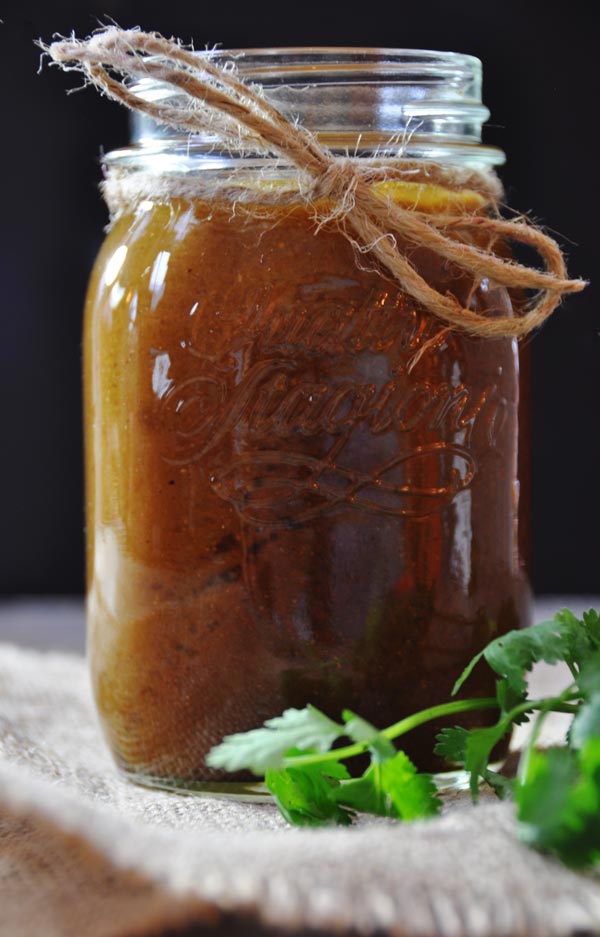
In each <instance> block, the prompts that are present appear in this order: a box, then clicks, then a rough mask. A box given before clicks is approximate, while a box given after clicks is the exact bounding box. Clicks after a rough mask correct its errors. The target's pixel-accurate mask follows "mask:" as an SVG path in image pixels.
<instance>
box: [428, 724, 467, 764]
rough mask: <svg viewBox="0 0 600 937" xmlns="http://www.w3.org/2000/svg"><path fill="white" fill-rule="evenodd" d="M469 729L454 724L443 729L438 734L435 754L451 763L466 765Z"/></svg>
mask: <svg viewBox="0 0 600 937" xmlns="http://www.w3.org/2000/svg"><path fill="white" fill-rule="evenodd" d="M468 735H469V730H468V729H463V728H462V726H454V727H453V728H451V729H442V730H441V732H438V734H437V736H436V745H435V748H434V749H433V751H434V754H436V755H440V756H441V757H442V758H445V759H446V761H449V762H450V764H454V765H464V763H465V758H466V752H467V738H468Z"/></svg>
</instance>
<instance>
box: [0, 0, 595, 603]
mask: <svg viewBox="0 0 600 937" xmlns="http://www.w3.org/2000/svg"><path fill="white" fill-rule="evenodd" d="M593 9H594V8H593V5H592V4H589V5H587V10H586V7H585V6H584V4H583V3H569V4H568V5H567V4H562V5H561V6H560V7H555V8H554V10H553V8H552V6H549V5H548V4H547V3H538V2H526V0H520V2H515V0H510V2H504V3H501V4H491V3H486V2H484V0H477V2H464V3H460V2H444V3H441V2H437V0H435V2H434V0H428V2H427V3H419V2H416V0H411V2H408V0H407V2H403V3H398V2H395V3H393V4H377V5H373V4H367V3H365V4H364V5H363V6H362V7H361V6H360V4H358V5H357V6H355V7H353V8H350V7H349V6H347V5H346V4H338V3H325V2H321V3H319V4H315V3H303V4H296V3H278V4H274V3H269V2H264V0H263V2H261V3H260V4H259V3H250V2H248V3H245V4H243V5H242V4H240V3H237V2H231V0H229V2H227V3H217V2H213V3H212V4H208V3H198V2H194V3H189V4H187V3H186V4H184V3H177V2H169V3H166V2H163V3H162V4H156V3H153V2H146V3H140V2H118V0H117V2H108V0H104V2H103V4H102V7H98V8H96V9H95V10H94V12H93V13H90V12H84V11H82V10H81V7H80V6H78V5H76V4H75V3H71V4H63V5H60V4H53V3H51V2H50V3H48V4H47V5H46V6H45V7H43V8H40V9H39V10H38V9H36V8H32V7H30V6H28V5H27V4H26V3H24V4H8V5H7V4H2V3H1V2H0V18H1V19H2V21H3V22H2V24H1V25H0V89H1V92H2V93H1V98H0V101H1V106H2V114H1V117H0V127H1V128H2V130H1V133H2V136H3V139H2V144H1V149H0V152H1V153H2V157H1V164H0V168H1V176H0V179H1V183H2V195H1V204H2V211H1V212H0V226H1V227H0V296H1V301H2V311H1V316H0V330H1V333H0V381H1V384H0V401H1V407H2V409H1V425H2V436H1V442H0V446H1V449H0V491H1V492H2V519H3V525H4V526H3V536H2V539H1V541H0V551H1V555H0V593H4V594H14V593H19V592H28V593H64V592H79V591H81V590H82V588H83V515H82V463H81V428H80V427H81V397H80V357H81V350H80V332H81V307H82V302H83V297H84V292H85V285H86V280H87V276H88V273H89V269H90V266H91V264H92V263H93V259H94V256H95V253H96V251H97V249H98V246H99V244H100V241H101V238H102V228H103V225H104V224H105V222H106V213H105V210H104V207H103V205H102V203H101V200H100V197H99V195H98V193H97V190H96V185H97V182H98V179H99V168H98V155H99V152H100V149H101V148H103V149H105V150H109V149H111V148H112V147H115V146H119V145H122V144H124V143H125V142H126V140H127V134H128V128H127V116H126V114H125V113H124V112H123V111H122V110H121V109H119V108H118V107H117V106H116V105H114V104H111V103H109V102H107V101H105V100H102V99H101V98H100V97H99V96H98V95H97V94H96V93H95V92H92V91H89V90H86V91H81V92H78V93H77V94H73V95H69V96H67V95H66V94H65V92H66V90H67V89H68V88H72V87H74V86H77V85H79V84H80V81H79V79H78V78H77V77H76V76H69V75H65V74H61V73H59V72H58V70H56V69H50V68H47V67H45V68H44V69H43V70H42V72H41V74H39V75H38V74H37V68H38V61H39V51H38V50H36V49H35V47H34V45H33V40H34V39H36V38H38V37H42V38H44V39H45V40H49V39H50V38H51V36H52V34H53V33H54V32H60V33H63V34H66V33H69V32H70V31H71V30H74V31H75V32H76V34H77V35H84V34H88V33H89V32H90V31H91V30H92V29H94V28H95V27H96V26H97V25H98V21H99V20H102V21H106V19H107V17H112V18H114V20H115V21H117V22H118V24H119V25H121V26H135V25H140V26H142V27H143V28H145V29H156V30H159V31H161V32H163V33H166V34H168V35H171V34H173V35H176V36H179V37H180V38H182V39H183V40H184V41H189V40H191V39H193V40H194V43H195V45H196V47H197V48H202V47H203V46H204V45H207V44H208V45H213V44H215V43H220V44H222V45H223V46H224V47H230V48H235V47H240V48H243V47H252V46H277V45H281V46H286V45H287V46H289V45H366V46H387V47H404V48H411V47H412V48H431V49H442V50H454V51H459V52H470V53H473V54H475V55H477V56H479V57H480V58H481V59H482V60H483V63H484V100H485V102H486V104H487V105H488V107H489V108H490V110H491V111H492V118H491V121H490V124H489V125H488V128H487V129H486V131H485V139H486V141H487V142H489V143H495V144H496V145H499V146H501V147H502V148H503V149H504V150H505V151H506V153H507V156H508V163H507V166H506V167H505V168H504V169H502V170H501V174H502V177H503V180H504V182H505V185H506V189H507V200H508V201H509V202H510V204H511V205H512V206H513V207H515V208H518V209H520V210H522V211H524V212H528V213H530V215H531V216H533V217H535V218H537V219H538V220H540V221H541V222H543V223H544V224H545V225H547V226H548V227H550V228H551V229H552V230H553V231H554V232H558V236H559V239H560V240H561V243H562V245H563V247H564V248H565V250H566V252H567V254H568V256H569V267H570V271H571V272H572V273H573V274H574V275H579V276H584V277H586V278H590V279H591V280H592V281H593V280H594V278H595V276H596V253H597V250H598V247H597V241H598V226H599V224H600V222H599V221H598V204H597V202H596V197H595V193H596V190H597V182H596V179H597V176H598V170H597V156H596V151H597V144H596V143H595V142H594V137H595V134H596V124H597V100H598V90H599V89H598V87H597V81H596V72H597V61H596V60H597V58H598V55H599V53H598V48H597V42H596V30H595V25H594V22H593V21H594V20H595V14H594V13H593V12H592V11H593ZM559 10H560V15H559V12H558V11H559ZM593 156H594V157H595V158H593ZM599 328H600V318H599V316H598V313H597V309H596V303H595V299H594V283H593V282H592V284H591V286H590V287H588V289H587V290H586V292H585V294H583V295H581V296H578V297H575V298H572V299H570V300H569V301H568V302H567V303H566V304H565V305H564V307H563V308H561V309H560V310H559V311H558V312H557V313H555V315H554V316H553V318H552V321H551V322H550V323H548V324H547V325H546V327H545V328H544V329H543V330H542V331H541V332H540V333H539V334H538V335H537V336H536V337H535V339H534V340H533V342H532V352H533V434H532V455H533V515H534V538H533V547H534V563H533V578H534V584H535V587H536V590H537V591H538V592H571V593H593V592H598V591H599V589H600V576H599V575H598V571H597V567H598V552H599V551H598V546H597V545H598V543H599V541H600V536H599V533H598V530H599V524H598V522H599V520H600V510H599V508H600V493H599V492H600V483H599V481H598V476H599V474H600V473H599V469H600V458H599V456H600V425H599V424H600V420H599V413H600V391H599V386H600V381H599V368H598V357H599V354H600V340H599V337H598V335H599Z"/></svg>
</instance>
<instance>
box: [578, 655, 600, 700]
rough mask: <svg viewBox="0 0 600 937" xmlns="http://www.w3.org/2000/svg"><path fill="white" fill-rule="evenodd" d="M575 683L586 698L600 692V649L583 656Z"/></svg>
mask: <svg viewBox="0 0 600 937" xmlns="http://www.w3.org/2000/svg"><path fill="white" fill-rule="evenodd" d="M577 685H578V687H579V689H580V690H581V692H582V693H583V695H584V696H586V697H587V698H588V699H589V698H591V697H592V696H595V695H596V694H599V693H600V651H594V652H592V653H590V654H588V655H587V656H586V657H585V659H584V660H583V662H582V663H581V666H580V668H579V673H578V674H577Z"/></svg>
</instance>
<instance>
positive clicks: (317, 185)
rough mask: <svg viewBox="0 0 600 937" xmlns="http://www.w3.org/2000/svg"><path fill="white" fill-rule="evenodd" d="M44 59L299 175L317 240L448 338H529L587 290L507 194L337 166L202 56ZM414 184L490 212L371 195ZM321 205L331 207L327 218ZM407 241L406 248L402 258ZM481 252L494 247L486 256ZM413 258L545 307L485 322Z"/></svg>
mask: <svg viewBox="0 0 600 937" xmlns="http://www.w3.org/2000/svg"><path fill="white" fill-rule="evenodd" d="M42 47H43V48H44V50H45V51H46V52H47V53H48V54H49V55H50V57H51V59H52V60H53V62H55V63H57V64H59V65H60V66H61V67H62V68H63V69H65V70H79V71H81V72H83V73H84V75H85V76H86V78H87V80H88V81H89V82H90V83H91V84H93V85H95V86H96V87H97V88H98V89H99V90H100V91H101V92H102V93H104V94H106V95H107V96H108V97H110V98H113V99H114V100H116V101H120V102H121V103H122V104H125V105H126V106H127V107H129V108H131V109H132V110H137V111H141V112H143V113H145V114H147V115H148V116H149V117H151V118H152V119H153V120H155V121H157V122H158V123H161V124H166V125H168V126H171V127H176V128H178V129H183V130H188V131H190V132H192V133H207V132H208V133H211V134H214V135H217V136H218V137H219V139H220V141H222V145H223V146H224V147H225V148H227V149H229V150H230V151H232V152H235V153H238V154H246V153H248V152H252V153H261V154H262V153H269V154H277V155H278V156H280V157H283V158H284V159H285V161H286V162H287V163H291V164H292V165H293V166H295V167H296V169H297V170H298V186H299V191H300V193H301V195H302V197H303V198H304V200H305V201H306V202H307V203H308V204H310V205H311V206H313V208H314V211H315V221H316V225H317V228H318V227H319V226H322V225H323V224H335V225H336V226H337V227H338V229H339V230H340V231H341V232H342V234H343V235H344V236H345V237H346V238H347V239H348V240H349V241H350V243H351V244H352V245H353V246H354V248H355V250H356V251H357V252H358V253H359V254H360V255H362V256H364V255H369V257H370V258H372V259H375V260H376V262H377V263H378V264H379V265H380V268H383V271H384V272H386V273H387V274H388V275H391V277H392V278H393V279H394V280H395V281H396V282H397V283H398V284H399V285H400V287H401V288H402V289H403V290H404V291H405V292H406V293H408V294H409V295H410V296H412V297H413V299H415V300H416V301H417V302H418V303H420V304H421V305H422V306H424V307H425V308H426V309H428V310H429V311H430V312H431V313H433V314H434V315H436V316H437V317H438V318H439V319H441V320H442V321H443V322H444V323H445V324H446V327H451V328H453V329H457V330H461V331H464V332H467V333H469V334H471V335H478V336H483V337H486V338H505V337H516V338H521V337H523V336H525V335H527V334H528V333H529V332H531V331H532V330H533V329H536V328H538V327H539V326H540V325H542V323H543V322H544V321H545V320H546V319H547V318H548V317H549V316H550V315H551V313H552V312H553V311H554V309H555V308H556V307H557V305H558V304H559V303H560V301H561V299H562V297H563V296H564V295H565V294H567V293H577V292H579V291H580V290H582V289H583V288H584V287H585V286H586V282H585V281H584V280H579V279H576V280H571V279H568V277H567V271H566V267H565V261H564V257H563V254H562V251H561V249H560V247H559V246H558V244H557V243H556V242H555V241H554V240H553V239H552V238H550V237H549V236H548V235H547V234H545V233H544V232H543V231H541V230H540V229H539V228H538V227H536V226H535V225H534V224H532V223H531V222H530V221H528V220H527V219H526V218H524V217H519V218H517V219H515V220H510V221H508V220H504V219H503V218H501V217H500V216H499V208H498V200H499V191H498V183H497V180H496V179H495V176H493V175H492V174H491V173H490V174H487V175H486V174H484V173H476V172H470V173H465V172H460V173H459V172H457V171H455V170H453V171H451V170H446V169H445V168H442V167H440V166H439V165H437V164H430V163H420V162H416V161H413V162H410V161H406V160H399V161H395V163H394V165H393V166H390V165H389V164H386V165H379V166H377V165H375V166H373V165H371V164H367V165H364V164H363V165H361V161H360V159H350V158H343V157H338V156H335V155H334V154H332V153H331V152H330V151H329V150H328V149H327V148H326V147H324V146H323V145H321V144H320V143H319V141H318V140H317V138H316V137H315V136H314V135H313V134H312V133H310V132H309V131H308V130H307V129H306V128H304V127H302V126H301V125H299V124H297V123H292V122H290V121H289V120H288V119H287V118H286V117H284V116H283V115H282V114H281V113H280V112H279V111H278V110H277V109H276V108H275V107H273V105H271V104H270V103H269V102H268V101H267V100H266V99H265V97H264V94H263V91H262V89H261V88H260V87H259V86H257V85H249V84H246V83H244V82H243V81H241V80H240V78H238V76H237V75H236V72H235V69H234V67H233V63H229V65H228V66H225V67H223V66H219V65H216V64H215V63H214V62H213V61H211V60H210V58H209V57H208V56H199V55H198V53H195V52H192V51H190V50H188V49H186V48H184V47H183V46H182V45H181V43H180V42H178V41H176V40H174V39H165V38H164V37H163V36H160V35H159V34H157V33H145V32H141V31H139V30H123V29H120V28H118V27H115V26H111V27H108V28H106V29H103V30H101V31H99V32H97V33H95V34H94V35H92V36H91V37H90V38H88V39H85V40H77V39H75V38H71V39H62V40H60V41H56V42H53V43H52V44H51V45H50V46H42ZM116 76H121V77H120V78H119V77H116ZM139 77H146V78H152V79H154V80H156V81H159V82H162V83H165V84H167V85H170V86H171V87H172V88H174V89H178V90H179V91H180V92H182V93H183V95H184V97H183V103H181V104H179V103H171V104H169V103H161V102H160V101H158V102H157V101H147V100H144V99H143V98H142V97H140V95H139V94H138V93H136V92H135V91H134V90H132V88H131V87H130V86H128V84H127V81H128V80H130V79H132V78H139ZM407 173H408V174H409V178H410V179H411V181H422V182H432V181H433V182H435V183H436V184H441V185H443V186H445V187H446V188H449V189H455V190H456V189H460V188H465V187H466V188H470V189H473V190H475V191H477V192H479V193H480V194H481V195H482V196H483V197H484V199H485V202H486V203H487V211H486V213H485V214H484V213H481V212H479V213H477V212H472V211H465V212H464V213H462V214H458V215H455V214H451V215H449V214H448V213H447V212H445V213H436V212H427V213H425V212H420V211H417V210H415V209H414V208H406V207H403V206H401V205H398V204H397V203H395V202H394V201H393V200H392V199H391V198H382V197H381V195H379V194H377V192H375V191H374V189H373V182H374V181H377V180H381V179H382V178H398V177H405V176H406V174H407ZM317 202H325V203H326V204H328V205H333V207H332V208H329V209H328V210H327V211H323V210H321V211H320V210H319V209H318V208H317V207H316V203H317ZM498 239H501V240H502V241H503V242H510V241H515V242H519V243H521V244H526V245H528V246H529V247H532V248H533V249H534V250H535V251H536V252H537V253H538V255H539V256H540V257H541V259H542V260H543V262H544V265H545V270H538V269H536V268H531V267H528V266H525V265H523V264H520V263H517V262H516V261H514V260H512V259H510V258H506V257H500V256H497V255H496V254H495V253H494V252H493V245H494V243H495V242H496V241H497V240H498ZM399 240H400V241H402V242H403V243H404V244H406V245H407V248H405V249H404V250H403V249H400V247H399V244H398V241H399ZM474 241H476V242H479V243H482V242H484V241H485V242H486V243H487V248H484V247H480V246H476V245H475V244H474V243H473V242H474ZM414 248H427V249H428V250H430V251H433V252H434V253H435V254H437V255H439V256H440V257H442V258H444V259H445V260H447V261H448V262H450V263H452V264H454V265H455V266H456V267H458V268H459V269H460V270H463V271H465V272H466V273H468V274H470V275H471V276H472V277H473V279H474V282H475V283H478V282H480V281H481V280H484V279H487V280H488V281H489V282H490V285H491V286H503V287H506V288H508V289H511V290H516V291H521V290H536V291H537V292H536V295H535V297H534V298H533V300H532V301H531V302H530V303H525V304H523V305H522V307H521V308H519V309H517V310H516V312H517V315H516V316H496V315H494V313H493V312H491V317H490V316H486V315H481V314H479V313H477V312H474V311H473V310H472V309H469V308H467V307H466V306H464V305H462V304H461V303H460V302H459V301H458V300H457V299H456V297H455V296H454V295H452V293H450V292H445V293H441V292H439V291H438V290H436V289H435V288H434V287H433V286H431V284H429V283H428V282H427V281H426V280H425V279H424V278H423V277H422V276H421V275H420V274H419V272H418V270H417V269H416V268H415V266H414V265H413V264H412V263H411V261H410V259H409V256H408V253H409V252H410V251H412V250H413V249H414ZM405 250H406V252H405Z"/></svg>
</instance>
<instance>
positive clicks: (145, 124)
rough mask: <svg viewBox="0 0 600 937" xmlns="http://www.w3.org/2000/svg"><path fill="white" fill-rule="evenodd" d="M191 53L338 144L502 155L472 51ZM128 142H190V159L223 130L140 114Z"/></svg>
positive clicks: (151, 89)
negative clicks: (488, 139) (487, 136)
mask: <svg viewBox="0 0 600 937" xmlns="http://www.w3.org/2000/svg"><path fill="white" fill-rule="evenodd" d="M195 54H196V56H197V59H198V65H199V67H200V68H201V65H202V61H203V60H205V61H208V62H210V63H212V64H217V65H221V66H222V67H224V68H226V69H232V70H235V71H236V73H237V74H238V76H239V77H240V78H241V79H242V80H244V81H246V82H249V83H251V84H252V85H260V86H261V87H262V89H263V93H264V96H265V98H266V99H267V101H268V102H269V103H270V104H272V105H274V106H275V107H276V108H277V109H278V110H279V111H281V113H282V114H283V115H284V116H285V117H287V118H288V119H290V120H292V121H299V122H300V123H301V124H303V126H305V127H306V128H307V129H308V130H310V131H311V132H313V133H315V134H316V135H317V138H318V139H319V140H320V141H321V142H323V143H324V144H325V145H328V146H330V147H331V149H332V150H333V151H334V152H345V153H351V154H355V155H357V156H361V155H372V154H373V153H374V152H375V151H376V152H377V154H378V155H382V156H384V157H393V156H396V157H397V156H398V155H401V156H402V157H404V158H407V159H423V158H431V159H434V160H435V159H436V158H439V159H440V160H441V161H443V162H447V161H450V162H456V163H458V164H460V165H468V166H470V167H481V168H484V167H487V166H494V165H498V164H500V163H502V162H504V154H503V153H502V151H501V150H499V149H497V148H495V147H488V146H482V145H481V128H482V126H483V124H484V123H485V121H486V120H487V119H488V118H489V111H488V109H487V108H486V107H485V106H484V105H483V103H482V100H481V83H482V65H481V62H480V60H479V59H478V58H476V57H475V56H473V55H468V54H464V53H460V52H437V51H433V50H426V49H385V48H367V47H364V48H363V47H340V48H338V47H320V46H314V47H313V46H308V47H291V48H272V49H271V48H266V49H262V48H253V49H214V50H207V51H203V52H197V53H195ZM131 90H132V91H133V92H135V94H137V95H139V96H140V97H142V98H144V99H146V100H148V101H152V102H160V103H161V104H167V103H168V104H169V105H177V104H180V103H183V102H184V101H185V95H184V93H183V92H182V91H181V90H179V89H174V88H173V87H171V86H169V85H167V84H165V83H162V82H160V81H156V80H154V79H148V78H142V79H140V80H136V81H135V82H134V83H133V84H132V85H131ZM132 142H133V143H134V144H135V146H136V147H140V148H141V149H143V151H144V152H145V154H146V155H148V156H149V155H150V153H151V152H153V151H157V150H158V151H160V152H161V153H163V152H164V151H165V149H166V150H168V149H169V147H170V148H172V150H173V151H174V152H173V155H175V151H176V150H178V149H179V148H181V147H182V146H185V148H186V152H187V154H188V156H189V157H190V158H192V157H193V155H194V154H195V155H196V156H199V155H201V153H202V150H203V148H206V147H208V148H209V149H211V150H212V151H213V153H214V151H215V149H218V145H219V139H218V136H217V135H212V136H211V135H210V134H208V133H202V134H191V135H190V134H189V133H188V132H186V131H183V130H182V131H178V130H176V129H173V128H172V127H166V128H165V127H162V126H159V125H158V124H157V123H156V122H155V121H153V120H152V119H151V118H149V117H147V116H145V115H144V114H142V113H140V112H134V114H133V117H132ZM400 151H401V153H400ZM115 155H116V154H115ZM122 155H123V156H124V155H125V154H124V153H123V152H122Z"/></svg>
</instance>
